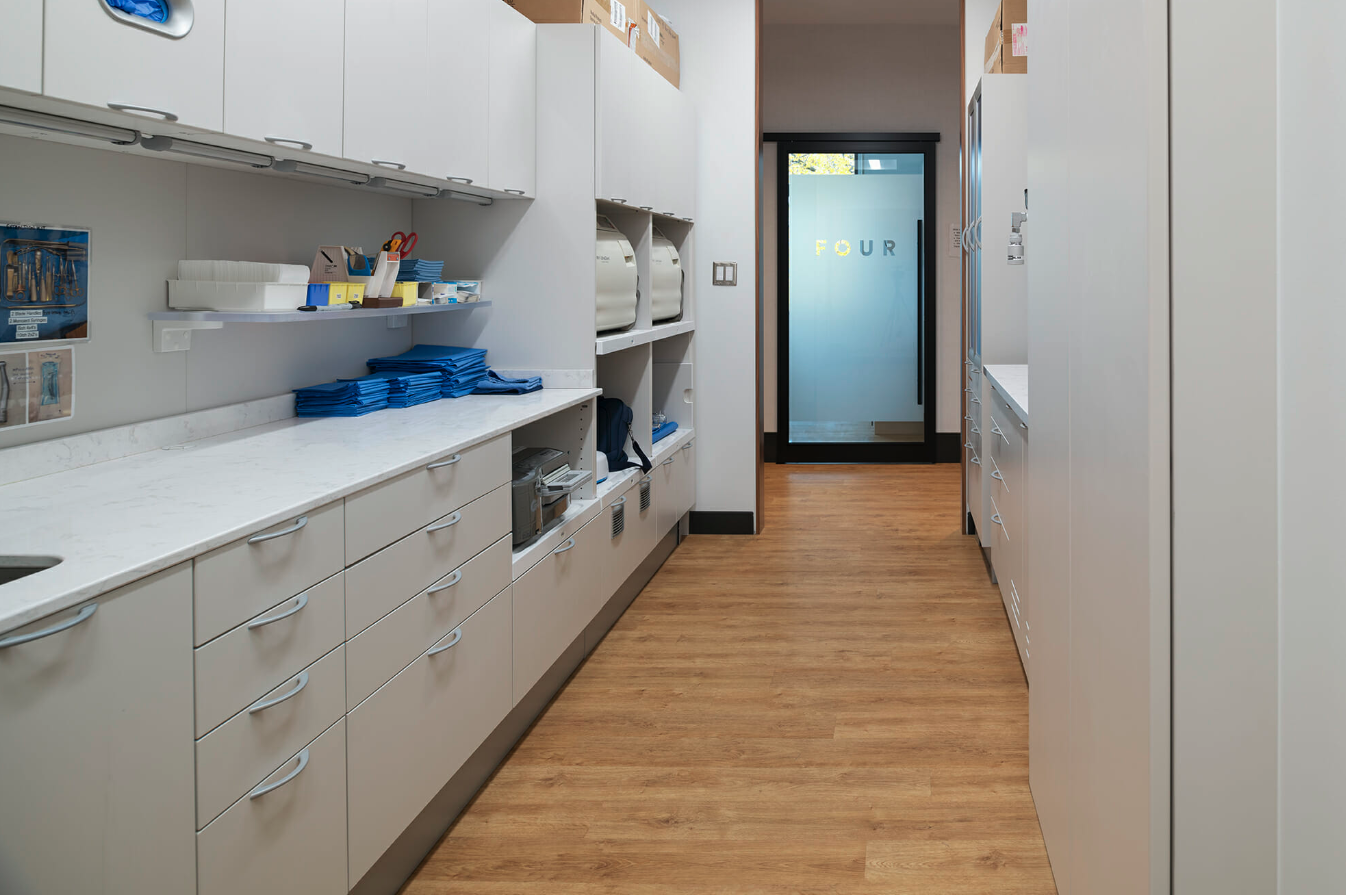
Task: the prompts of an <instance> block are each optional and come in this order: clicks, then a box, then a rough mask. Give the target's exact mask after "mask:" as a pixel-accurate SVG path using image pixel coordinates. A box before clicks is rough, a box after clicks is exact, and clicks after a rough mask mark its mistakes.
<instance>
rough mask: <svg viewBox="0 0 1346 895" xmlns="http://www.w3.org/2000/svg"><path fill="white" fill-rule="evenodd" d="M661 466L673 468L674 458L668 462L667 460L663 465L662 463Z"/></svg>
mask: <svg viewBox="0 0 1346 895" xmlns="http://www.w3.org/2000/svg"><path fill="white" fill-rule="evenodd" d="M659 465H660V466H672V465H673V458H672V457H669V458H668V459H667V460H665V461H664V462H663V463H660V464H659Z"/></svg>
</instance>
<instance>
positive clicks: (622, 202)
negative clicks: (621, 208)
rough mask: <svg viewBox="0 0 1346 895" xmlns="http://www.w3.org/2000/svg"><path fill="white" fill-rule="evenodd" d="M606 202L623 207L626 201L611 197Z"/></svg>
mask: <svg viewBox="0 0 1346 895" xmlns="http://www.w3.org/2000/svg"><path fill="white" fill-rule="evenodd" d="M608 201H609V202H616V203H617V204H618V205H625V204H626V200H625V199H618V198H617V197H616V196H613V197H612V198H611V199H609V200H608Z"/></svg>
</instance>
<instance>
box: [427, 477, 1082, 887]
mask: <svg viewBox="0 0 1346 895" xmlns="http://www.w3.org/2000/svg"><path fill="white" fill-rule="evenodd" d="M959 469H960V467H959V466H957V465H942V466H864V467H843V466H803V467H779V466H768V467H767V517H766V520H767V525H766V530H765V532H764V534H763V535H762V536H760V537H757V538H751V537H703V536H698V537H693V538H691V539H690V540H688V541H686V542H684V544H683V545H682V547H681V548H680V549H679V550H678V551H677V552H676V553H675V554H674V555H673V557H672V558H671V559H670V560H669V562H668V563H667V564H666V565H665V566H664V568H663V569H662V570H661V571H660V573H659V574H658V576H657V577H656V578H655V579H654V580H653V581H652V582H651V583H650V585H649V586H648V587H647V588H646V589H645V591H644V593H643V594H641V596H640V597H639V598H638V599H637V600H636V602H635V603H634V604H633V605H632V606H631V608H630V609H629V610H628V611H627V613H626V615H625V616H624V617H623V618H622V619H621V621H620V622H619V623H618V624H617V626H616V627H615V628H614V629H613V630H612V632H611V633H610V634H609V635H608V637H607V639H606V640H605V641H604V642H603V643H602V644H600V645H599V647H598V648H597V649H596V650H595V651H594V653H593V654H592V655H591V656H590V658H589V659H588V661H587V663H586V664H585V665H583V666H582V667H581V668H580V670H579V671H578V672H577V673H576V674H575V676H574V678H573V679H572V680H571V681H570V682H569V684H568V685H567V686H566V688H565V689H564V690H563V691H562V692H561V693H560V695H558V696H557V698H556V700H555V702H554V703H553V704H552V705H551V706H550V708H549V709H548V710H547V712H546V713H545V714H544V715H543V716H542V717H541V718H540V719H539V720H538V722H537V724H536V725H535V726H534V728H533V729H532V730H531V731H530V732H529V733H528V735H527V736H526V738H525V739H524V740H523V741H522V742H521V743H520V744H519V745H518V747H517V748H516V749H515V751H514V753H513V754H512V755H511V756H510V757H509V758H508V759H507V760H506V762H505V763H504V764H503V765H502V766H501V768H500V769H499V771H498V772H497V774H496V776H495V777H494V778H493V779H492V780H491V782H490V783H489V784H488V785H487V786H486V788H485V789H483V790H482V792H481V793H480V795H479V796H478V797H477V799H476V801H475V802H474V803H473V804H472V805H471V806H470V807H469V808H468V810H467V811H466V812H465V813H464V815H463V816H462V817H461V818H460V819H459V821H458V822H457V824H456V825H455V826H454V828H453V829H452V830H451V831H450V832H449V834H448V835H447V836H446V837H445V839H444V840H443V841H442V842H441V843H440V844H439V846H438V847H437V848H436V850H435V852H434V853H433V854H432V855H431V856H430V857H429V858H428V859H427V860H426V862H425V864H424V865H423V866H422V867H421V869H420V870H419V871H418V872H417V875H416V876H415V878H413V880H412V881H411V882H410V883H408V885H407V887H406V888H405V889H404V892H405V893H407V895H448V893H472V895H489V893H499V895H504V893H511V895H534V893H535V895H566V893H575V895H579V893H586V895H587V893H611V895H618V893H620V895H710V893H763V895H765V893H780V895H786V893H789V895H804V893H824V892H825V893H834V895H847V893H884V895H906V893H911V895H958V893H978V895H991V893H995V895H1053V893H1054V892H1055V888H1054V886H1053V884H1052V878H1051V872H1050V869H1049V867H1048V864H1047V856H1046V852H1045V850H1044V848H1043V843H1042V836H1041V833H1040V831H1039V828H1038V822H1037V816H1036V814H1035V811H1034V807H1033V800H1032V797H1031V795H1030V793H1029V789H1028V691H1027V688H1026V686H1025V682H1024V677H1023V672H1022V670H1021V668H1020V666H1019V660H1018V657H1017V655H1016V653H1015V647H1014V642H1013V638H1012V637H1011V634H1010V631H1009V628H1008V626H1007V624H1006V620H1005V615H1004V610H1003V608H1002V606H1001V602H1000V596H999V593H998V592H997V589H996V587H995V586H994V585H992V584H991V583H990V582H989V580H988V578H987V574H986V569H985V567H984V565H983V563H982V560H981V557H980V556H979V555H978V551H977V550H976V548H975V546H974V543H973V541H972V539H970V538H966V537H963V536H962V535H961V534H960V530H959V514H958V503H959V488H960V485H959Z"/></svg>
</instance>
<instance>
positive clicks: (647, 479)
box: [640, 475, 654, 485]
mask: <svg viewBox="0 0 1346 895" xmlns="http://www.w3.org/2000/svg"><path fill="white" fill-rule="evenodd" d="M653 481H654V476H653V475H647V476H645V478H643V479H641V480H640V484H642V485H648V484H650V482H653Z"/></svg>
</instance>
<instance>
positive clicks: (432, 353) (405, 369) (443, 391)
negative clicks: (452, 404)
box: [369, 345, 490, 398]
mask: <svg viewBox="0 0 1346 895" xmlns="http://www.w3.org/2000/svg"><path fill="white" fill-rule="evenodd" d="M369 369H370V370H372V371H374V372H375V373H383V372H394V373H437V374H439V377H440V383H439V385H440V390H439V395H440V397H441V398H461V397H463V396H464V395H470V394H472V392H473V391H474V390H475V389H476V387H477V383H479V382H481V380H483V379H485V378H486V377H487V374H488V373H489V372H490V370H489V368H488V367H487V366H486V349H485V348H452V347H448V346H444V345H417V346H415V347H414V348H412V349H411V350H410V351H406V352H404V353H402V354H399V355H397V356H395V357H376V358H373V359H371V360H370V361H369Z"/></svg>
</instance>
